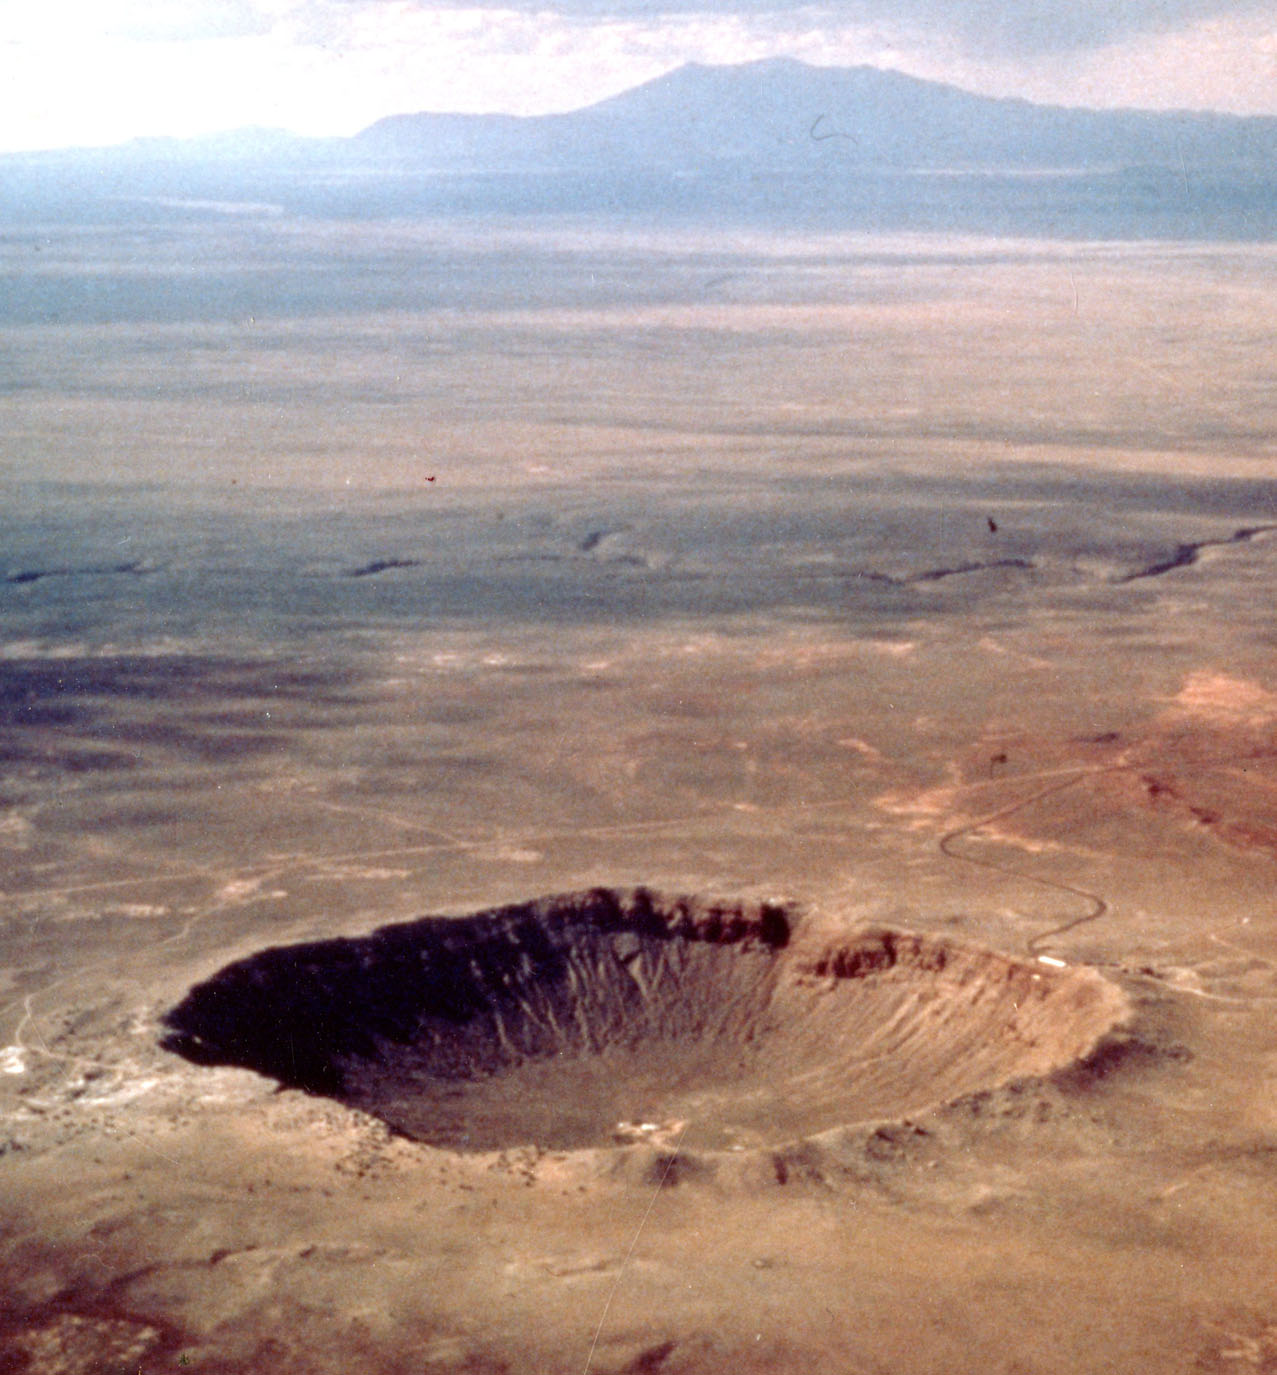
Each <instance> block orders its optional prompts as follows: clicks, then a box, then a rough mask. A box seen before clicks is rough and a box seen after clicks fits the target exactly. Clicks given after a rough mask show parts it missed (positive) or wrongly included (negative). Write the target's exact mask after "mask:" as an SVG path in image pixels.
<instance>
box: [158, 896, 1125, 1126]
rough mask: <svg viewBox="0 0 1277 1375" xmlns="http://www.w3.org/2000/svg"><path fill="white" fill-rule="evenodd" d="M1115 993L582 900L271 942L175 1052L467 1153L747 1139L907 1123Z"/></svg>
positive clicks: (177, 1032)
mask: <svg viewBox="0 0 1277 1375" xmlns="http://www.w3.org/2000/svg"><path fill="white" fill-rule="evenodd" d="M1125 1007H1126V1005H1125V1001H1124V998H1123V995H1122V994H1121V992H1120V991H1119V990H1118V989H1117V988H1116V987H1115V986H1114V985H1112V984H1110V983H1109V982H1108V981H1107V980H1105V979H1103V978H1102V977H1101V976H1099V975H1098V974H1096V973H1094V972H1093V971H1090V970H1086V969H1078V968H1070V969H1056V968H1049V967H1045V966H1042V965H1039V964H1037V963H1035V962H1030V961H1024V960H1016V959H1013V958H1011V957H1009V956H1006V955H1002V954H998V953H996V952H994V951H990V950H985V949H981V948H979V947H975V946H969V945H963V944H960V943H958V942H956V941H953V940H950V939H947V938H942V937H938V936H932V935H926V934H919V933H913V932H908V931H903V930H896V929H889V928H884V927H861V928H855V929H847V928H843V929H834V928H832V927H831V926H830V924H829V923H828V922H827V921H821V920H817V919H816V918H815V917H814V916H809V915H805V914H804V913H803V912H802V911H801V910H800V909H798V908H797V907H795V906H792V905H789V904H784V903H765V902H764V903H750V902H736V901H711V900H707V899H703V898H693V897H669V896H662V895H660V894H657V893H653V892H650V891H648V890H646V889H641V888H640V889H634V890H625V891H617V890H612V889H594V890H592V891H590V892H585V893H574V894H568V895H563V896H556V897H548V898H541V899H539V900H537V901H533V902H528V903H523V904H519V905H515V906H509V907H502V908H498V909H494V910H492V911H487V912H482V913H479V914H477V915H473V916H466V917H425V918H422V919H420V920H417V921H413V922H408V923H403V924H398V925H394V926H386V927H383V928H381V929H380V930H377V931H374V932H373V933H372V934H371V935H368V936H363V937H358V938H349V939H336V940H326V941H320V942H314V943H308V944H302V945H292V946H283V947H274V948H271V949H266V950H263V951H261V952H259V953H258V954H255V955H253V956H251V957H249V958H247V959H242V960H238V961H236V962H235V963H233V964H230V965H228V966H226V967H225V968H224V969H222V970H221V971H219V972H218V973H216V974H215V975H214V976H213V977H212V978H210V979H209V980H207V981H206V982H204V983H201V984H199V985H197V986H196V987H195V988H193V989H192V990H191V991H190V993H189V994H188V995H187V996H186V998H185V999H184V1000H183V1001H182V1002H181V1003H180V1004H179V1005H178V1006H177V1007H175V1008H173V1009H172V1011H170V1012H169V1013H168V1014H167V1016H166V1017H165V1025H166V1028H167V1033H166V1036H165V1039H164V1045H165V1047H166V1048H167V1049H169V1050H172V1051H176V1052H177V1053H179V1054H181V1055H183V1056H185V1057H186V1058H187V1059H189V1060H192V1061H194V1062H196V1063H198V1064H204V1065H237V1066H242V1067H245V1068H248V1069H252V1070H255V1071H257V1072H258V1073H260V1074H263V1075H267V1076H269V1077H271V1078H273V1079H275V1080H277V1081H278V1082H279V1083H280V1084H282V1085H286V1086H289V1087H293V1088H298V1089H303V1090H306V1091H308V1092H310V1093H313V1094H320V1095H326V1096H328V1097H331V1098H334V1099H337V1100H338V1101H340V1102H342V1103H345V1104H347V1105H349V1106H351V1107H355V1108H359V1109H361V1110H363V1111H365V1112H368V1113H370V1114H372V1115H374V1116H376V1117H378V1118H380V1119H381V1120H383V1121H384V1122H385V1123H387V1124H388V1125H389V1126H390V1127H391V1128H392V1129H393V1130H395V1131H397V1132H400V1133H402V1134H404V1135H406V1136H408V1137H411V1138H414V1139H416V1140H419V1141H423V1142H428V1143H430V1144H431V1145H434V1146H437V1147H442V1148H445V1149H450V1150H455V1151H472V1152H473V1151H492V1150H499V1149H504V1148H507V1147H513V1146H521V1145H536V1146H540V1147H542V1148H545V1149H549V1150H578V1149H587V1148H601V1147H609V1146H614V1145H619V1144H623V1143H625V1142H627V1141H630V1140H633V1139H635V1136H636V1134H641V1133H643V1132H645V1131H646V1132H655V1131H658V1130H659V1129H660V1128H661V1127H662V1126H664V1127H666V1128H670V1127H673V1126H677V1129H678V1130H679V1131H680V1132H682V1131H684V1130H686V1133H687V1138H688V1143H689V1144H691V1143H693V1142H694V1144H695V1145H696V1147H697V1148H698V1149H699V1150H702V1151H714V1150H728V1149H737V1150H739V1149H746V1150H749V1149H753V1148H764V1147H775V1146H777V1145H781V1144H785V1143H789V1142H794V1141H797V1140H802V1139H804V1138H809V1137H811V1136H814V1135H817V1134H819V1133H822V1132H827V1131H831V1130H833V1129H835V1128H838V1127H843V1126H850V1125H854V1124H857V1123H864V1122H870V1121H881V1120H884V1119H888V1120H889V1119H893V1118H900V1117H904V1116H908V1115H911V1114H915V1113H918V1112H920V1111H923V1110H925V1109H927V1108H929V1107H933V1106H936V1105H938V1104H940V1103H944V1102H948V1101H951V1100H952V1099H954V1098H957V1097H960V1096H962V1095H963V1094H967V1093H971V1092H974V1091H977V1090H981V1089H988V1088H992V1087H996V1086H997V1085H999V1084H1002V1083H1005V1082H1008V1081H1010V1080H1012V1079H1019V1078H1025V1077H1031V1076H1036V1075H1043V1074H1047V1073H1049V1072H1051V1071H1052V1070H1055V1069H1057V1068H1060V1067H1062V1066H1064V1065H1066V1064H1069V1063H1071V1062H1073V1061H1075V1060H1077V1059H1079V1058H1081V1057H1083V1056H1085V1055H1086V1054H1088V1053H1089V1052H1090V1051H1091V1050H1092V1049H1093V1048H1094V1047H1095V1045H1096V1043H1097V1042H1098V1041H1099V1040H1100V1038H1101V1037H1103V1035H1104V1034H1105V1033H1106V1032H1108V1031H1109V1030H1110V1029H1111V1028H1112V1027H1114V1026H1115V1025H1116V1024H1117V1023H1118V1022H1119V1021H1121V1020H1122V1018H1123V1017H1124V1014H1125Z"/></svg>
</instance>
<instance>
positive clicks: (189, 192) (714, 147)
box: [0, 58, 1277, 239]
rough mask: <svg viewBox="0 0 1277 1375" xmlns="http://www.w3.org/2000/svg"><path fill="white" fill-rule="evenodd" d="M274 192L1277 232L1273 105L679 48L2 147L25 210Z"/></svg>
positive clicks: (517, 207) (5, 177) (345, 199)
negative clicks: (535, 98) (554, 97)
mask: <svg viewBox="0 0 1277 1375" xmlns="http://www.w3.org/2000/svg"><path fill="white" fill-rule="evenodd" d="M183 205H184V206H186V207H187V209H186V210H185V211H182V210H181V208H180V207H181V206H183ZM272 205H273V206H276V207H277V208H278V209H279V210H280V211H282V212H284V213H297V214H307V215H321V216H322V215H327V216H359V217H371V216H384V215H404V214H406V215H422V214H425V215H439V214H456V213H463V214H499V213H511V214H533V213H556V214H611V215H617V214H619V215H625V216H635V215H639V216H652V215H662V216H666V215H669V216H683V217H698V218H703V217H706V216H711V217H716V218H722V217H727V218H743V219H748V220H751V221H758V220H763V221H766V222H769V223H779V222H784V223H787V224H798V225H802V224H807V225H811V226H813V227H816V226H822V225H824V226H828V225H835V226H839V227H843V228H856V229H864V230H877V229H883V230H888V229H902V228H908V229H920V230H932V229H934V230H954V229H966V230H973V231H978V232H988V233H1016V234H1031V235H1040V234H1047V235H1052V236H1075V235H1077V236H1081V237H1132V236H1134V237H1142V236H1145V235H1148V236H1155V237H1175V238H1182V237H1211V238H1219V237H1223V238H1251V239H1253V238H1263V239H1277V118H1266V117H1265V118H1259V117H1256V118H1242V117H1238V116H1231V115H1223V114H1210V113H1206V114H1203V113H1188V112H1171V113H1154V112H1149V111H1136V110H1103V111H1099V110H1083V109H1066V108H1062V107H1057V106H1046V105H1034V104H1031V103H1029V102H1028V101H1023V100H1006V99H992V98H990V97H987V96H979V95H973V94H972V93H970V92H968V91H962V90H959V89H957V88H956V87H953V86H946V85H941V84H938V83H936V82H931V81H921V80H918V79H917V78H915V77H910V76H905V75H903V74H902V73H900V72H894V71H883V70H880V69H878V68H874V67H847V68H838V67H811V66H807V65H806V64H804V63H802V62H798V61H795V60H794V59H792V58H768V59H765V60H763V61H759V62H750V63H745V64H743V65H740V66H724V67H710V66H700V65H696V64H692V65H688V66H685V67H680V68H679V69H677V70H676V71H672V72H669V73H667V74H666V75H664V76H661V77H658V78H657V79H656V80H654V81H649V82H647V83H646V84H644V85H642V86H638V87H635V88H634V89H632V90H629V91H625V92H623V93H622V94H620V95H617V96H613V97H612V98H611V99H608V100H604V101H601V102H599V103H598V104H595V105H591V106H588V107H586V108H585V109H581V110H576V111H573V112H571V113H568V114H557V115H540V116H528V117H519V116H514V115H458V114H403V115H394V116H391V117H390V118H387V119H382V120H379V121H378V122H377V123H376V124H373V125H372V126H371V127H370V128H368V129H365V130H364V131H363V132H362V133H359V134H356V135H355V136H354V137H352V138H332V139H310V138H303V137H300V136H298V135H294V134H288V133H284V132H282V131H279V130H270V129H244V130H237V131H232V132H230V133H226V134H218V135H213V136H208V137H204V138H197V139H154V138H152V139H139V140H135V141H133V142H131V143H127V144H123V145H120V146H118V147H114V148H101V149H78V150H64V151H59V152H52V153H31V154H13V155H10V156H9V157H6V158H2V159H0V219H7V220H11V221H12V220H15V219H27V220H30V219H31V218H33V217H38V216H39V215H41V214H43V215H45V216H46V217H47V216H59V217H62V218H68V217H80V216H86V215H88V216H95V217H101V216H103V215H106V216H108V217H115V218H120V219H125V218H130V217H132V218H137V217H145V216H146V215H152V216H161V215H172V214H174V213H189V214H196V213H204V212H205V211H208V212H210V213H218V211H217V207H219V206H220V207H222V210H221V213H230V209H229V207H233V206H249V207H253V206H267V207H269V206H272ZM241 213H243V212H241Z"/></svg>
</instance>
